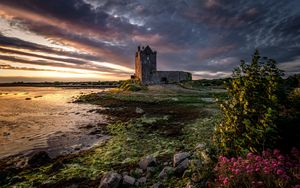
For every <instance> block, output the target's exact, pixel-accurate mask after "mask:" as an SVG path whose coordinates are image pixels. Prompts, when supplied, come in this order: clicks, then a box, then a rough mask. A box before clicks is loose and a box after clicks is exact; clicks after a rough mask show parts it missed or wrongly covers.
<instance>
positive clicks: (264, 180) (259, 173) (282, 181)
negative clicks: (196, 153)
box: [215, 148, 300, 188]
mask: <svg viewBox="0 0 300 188" xmlns="http://www.w3.org/2000/svg"><path fill="white" fill-rule="evenodd" d="M215 172H216V179H215V187H270V188H273V187H292V186H295V187H297V186H300V185H296V184H297V181H298V183H299V179H298V178H299V175H300V157H299V151H298V150H297V149H295V148H293V149H292V151H291V155H289V156H288V155H282V154H281V153H280V151H279V150H278V149H275V150H274V151H273V152H272V151H271V150H266V151H263V152H262V155H254V154H253V153H248V154H247V157H246V158H242V157H238V158H231V159H227V158H226V157H224V156H221V157H220V158H219V161H218V164H217V166H216V168H215Z"/></svg>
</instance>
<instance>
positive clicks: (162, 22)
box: [0, 0, 300, 82]
mask: <svg viewBox="0 0 300 188" xmlns="http://www.w3.org/2000/svg"><path fill="white" fill-rule="evenodd" d="M138 45H141V46H146V45H150V47H151V48H152V49H153V50H155V51H157V52H158V54H157V63H158V65H157V67H158V69H159V70H170V71H172V70H184V71H189V72H191V73H192V74H193V78H194V79H203V78H206V79H212V78H221V77H228V76H230V75H231V73H232V69H233V68H234V67H236V66H238V65H239V63H240V60H241V59H245V60H248V61H249V60H250V58H251V55H252V54H253V52H254V50H255V49H258V50H259V51H260V52H261V55H262V56H267V57H269V58H272V59H275V60H276V61H277V62H278V66H279V67H280V68H281V69H283V70H284V71H285V73H286V75H291V74H296V73H300V1H299V0H288V1H279V0H253V1H249V0H47V1H45V0H0V82H15V81H26V82H29V81H34V82H36V81H106V80H122V79H128V78H130V75H131V74H133V73H134V55H135V51H136V49H137V46H138Z"/></svg>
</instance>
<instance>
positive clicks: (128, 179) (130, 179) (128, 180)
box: [123, 175, 135, 187]
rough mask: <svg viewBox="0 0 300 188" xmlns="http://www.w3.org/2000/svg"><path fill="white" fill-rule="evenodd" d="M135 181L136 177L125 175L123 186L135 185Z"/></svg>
mask: <svg viewBox="0 0 300 188" xmlns="http://www.w3.org/2000/svg"><path fill="white" fill-rule="evenodd" d="M134 183H135V178H134V177H131V176H127V175H125V176H124V177H123V186H124V187H132V186H134Z"/></svg>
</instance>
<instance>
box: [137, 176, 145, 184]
mask: <svg viewBox="0 0 300 188" xmlns="http://www.w3.org/2000/svg"><path fill="white" fill-rule="evenodd" d="M146 182H147V178H146V177H141V178H139V179H138V180H137V181H136V185H137V186H141V185H145V184H146Z"/></svg>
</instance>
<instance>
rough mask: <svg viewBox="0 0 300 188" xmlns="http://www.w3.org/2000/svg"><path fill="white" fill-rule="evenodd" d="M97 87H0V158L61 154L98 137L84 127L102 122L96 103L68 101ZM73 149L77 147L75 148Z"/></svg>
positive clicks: (89, 143)
mask: <svg viewBox="0 0 300 188" xmlns="http://www.w3.org/2000/svg"><path fill="white" fill-rule="evenodd" d="M99 91H102V90H100V89H98V90H97V89H64V88H50V87H43V88H38V87H0V158H3V157H6V156H9V155H13V154H18V153H20V152H21V153H26V152H30V151H32V150H40V149H43V150H47V151H49V152H50V153H52V155H53V156H54V155H58V154H63V153H64V152H66V151H68V150H69V151H71V150H72V149H74V147H75V148H76V147H77V149H78V147H79V148H80V147H84V146H86V147H88V146H90V145H91V144H93V143H95V142H97V141H98V140H99V139H100V136H99V135H89V134H88V133H87V132H86V131H87V130H86V129H84V128H83V127H86V126H88V125H90V127H91V125H93V126H96V125H97V124H99V123H102V122H104V121H105V120H104V119H105V118H104V117H103V116H101V115H100V114H97V113H94V112H91V111H93V109H96V108H99V107H97V106H95V105H88V104H75V103H71V101H72V99H73V97H74V96H78V95H79V94H82V93H91V92H99ZM77 149H76V150H77Z"/></svg>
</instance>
